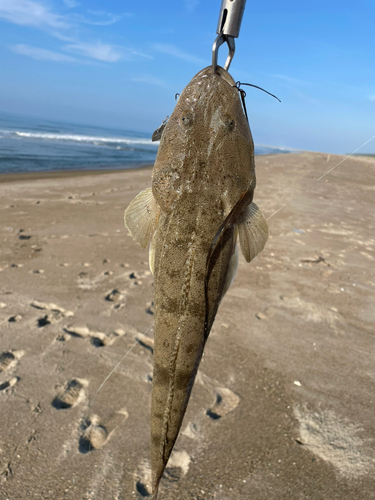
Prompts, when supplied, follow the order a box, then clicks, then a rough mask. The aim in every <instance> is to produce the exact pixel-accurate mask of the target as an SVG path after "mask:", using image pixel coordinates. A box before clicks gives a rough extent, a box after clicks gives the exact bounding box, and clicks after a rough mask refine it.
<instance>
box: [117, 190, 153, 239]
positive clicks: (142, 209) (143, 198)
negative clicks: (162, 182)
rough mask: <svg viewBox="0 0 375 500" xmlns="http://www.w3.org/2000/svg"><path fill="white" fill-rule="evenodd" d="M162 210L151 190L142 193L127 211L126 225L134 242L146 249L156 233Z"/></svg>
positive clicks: (125, 216)
mask: <svg viewBox="0 0 375 500" xmlns="http://www.w3.org/2000/svg"><path fill="white" fill-rule="evenodd" d="M159 213H160V209H159V206H158V204H157V202H156V200H155V198H154V195H153V194H152V190H151V188H147V189H145V190H144V191H141V192H140V193H139V195H138V196H136V197H135V198H134V200H133V201H132V202H131V203H130V205H129V206H128V208H127V209H126V210H125V215H124V223H125V226H126V227H127V228H128V229H129V231H130V234H131V236H132V238H133V240H134V241H135V242H136V243H138V245H140V246H141V247H142V248H146V247H147V245H148V244H149V243H150V241H151V238H152V236H153V234H154V232H155V229H156V226H157V223H158V219H159Z"/></svg>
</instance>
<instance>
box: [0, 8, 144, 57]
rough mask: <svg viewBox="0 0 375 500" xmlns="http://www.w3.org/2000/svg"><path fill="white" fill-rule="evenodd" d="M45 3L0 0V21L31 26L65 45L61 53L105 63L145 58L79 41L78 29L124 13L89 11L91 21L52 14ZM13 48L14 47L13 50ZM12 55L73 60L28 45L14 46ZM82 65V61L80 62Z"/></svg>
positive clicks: (104, 23)
mask: <svg viewBox="0 0 375 500" xmlns="http://www.w3.org/2000/svg"><path fill="white" fill-rule="evenodd" d="M45 1H46V0H41V1H37V0H0V19H5V20H6V21H9V22H11V23H14V24H18V25H23V26H33V27H35V28H38V29H42V30H43V31H47V32H48V33H49V34H50V35H51V36H53V37H54V38H57V39H59V40H62V41H64V42H67V43H68V44H67V45H66V46H64V47H62V50H64V51H67V52H72V53H75V54H79V55H81V56H84V57H88V58H92V59H96V60H99V61H105V62H116V61H119V60H121V59H126V60H131V59H133V58H134V57H135V56H138V57H148V58H151V59H152V57H150V56H147V55H145V54H142V53H140V52H137V51H135V50H133V49H128V48H126V47H117V46H115V45H111V44H109V43H104V42H101V41H97V42H94V43H93V42H86V41H81V40H80V38H81V37H80V33H81V31H80V29H79V28H80V26H82V25H83V24H88V25H93V26H108V25H110V24H113V23H115V22H117V21H119V20H120V19H121V18H122V17H124V16H127V17H129V16H130V15H131V14H128V13H124V14H122V15H121V16H120V15H115V14H111V13H109V12H105V11H95V10H94V11H89V13H90V14H91V16H92V17H93V18H88V17H86V16H84V15H82V14H78V13H75V12H74V13H69V14H66V15H60V14H58V13H55V12H52V10H50V8H49V7H48V5H47V3H45ZM63 1H64V3H65V5H66V6H67V7H69V8H73V7H76V6H78V5H79V3H78V2H77V1H76V0H63ZM14 47H16V48H14ZM14 47H13V49H12V50H13V52H15V53H17V54H24V55H28V56H30V57H33V58H35V59H38V58H39V59H49V60H53V61H61V62H63V61H77V60H76V59H73V58H72V57H69V56H67V55H63V54H59V53H58V52H53V51H49V50H47V49H38V48H35V47H31V46H30V45H16V46H14ZM81 62H83V61H81Z"/></svg>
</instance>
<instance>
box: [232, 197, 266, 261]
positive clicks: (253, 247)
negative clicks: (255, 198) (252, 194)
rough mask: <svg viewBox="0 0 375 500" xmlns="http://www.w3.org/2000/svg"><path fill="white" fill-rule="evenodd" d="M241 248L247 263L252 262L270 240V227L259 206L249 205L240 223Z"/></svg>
mask: <svg viewBox="0 0 375 500" xmlns="http://www.w3.org/2000/svg"><path fill="white" fill-rule="evenodd" d="M238 234H239V239H240V246H241V251H242V254H243V256H244V257H245V259H246V262H251V261H252V260H253V259H254V258H255V257H256V256H257V255H258V254H259V253H260V252H261V251H262V250H263V248H264V246H265V244H266V242H267V239H268V225H267V222H266V219H265V218H264V215H263V214H262V212H261V211H260V209H259V208H258V206H257V205H256V204H255V203H254V202H252V203H250V205H248V206H247V207H246V209H245V211H244V213H243V214H242V215H241V218H240V219H239V221H238Z"/></svg>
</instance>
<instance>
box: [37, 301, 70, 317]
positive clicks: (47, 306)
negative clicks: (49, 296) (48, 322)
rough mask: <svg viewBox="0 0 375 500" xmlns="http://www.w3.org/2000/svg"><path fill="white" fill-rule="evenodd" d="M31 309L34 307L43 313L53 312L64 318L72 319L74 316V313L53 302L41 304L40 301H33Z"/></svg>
mask: <svg viewBox="0 0 375 500" xmlns="http://www.w3.org/2000/svg"><path fill="white" fill-rule="evenodd" d="M30 305H31V307H34V308H35V309H41V310H42V311H51V312H53V313H60V314H61V316H63V317H64V318H71V317H72V316H74V313H73V312H72V311H67V310H66V309H64V308H63V307H60V306H58V305H56V304H54V303H52V302H50V303H47V302H41V301H40V300H33V301H32V302H31V303H30Z"/></svg>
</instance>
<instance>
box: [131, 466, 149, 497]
mask: <svg viewBox="0 0 375 500" xmlns="http://www.w3.org/2000/svg"><path fill="white" fill-rule="evenodd" d="M134 479H135V489H136V491H137V493H138V494H139V496H140V497H141V498H147V497H150V496H151V466H150V463H149V462H148V460H142V462H141V463H140V464H139V467H138V471H137V472H136V474H135V475H134Z"/></svg>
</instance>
